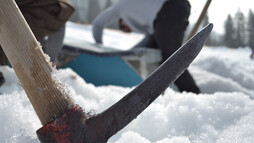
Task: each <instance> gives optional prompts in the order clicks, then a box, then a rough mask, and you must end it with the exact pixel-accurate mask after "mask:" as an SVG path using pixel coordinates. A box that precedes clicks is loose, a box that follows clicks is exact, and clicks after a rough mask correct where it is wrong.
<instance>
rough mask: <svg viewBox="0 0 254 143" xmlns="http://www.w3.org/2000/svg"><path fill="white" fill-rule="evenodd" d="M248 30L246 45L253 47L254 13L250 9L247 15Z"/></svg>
mask: <svg viewBox="0 0 254 143" xmlns="http://www.w3.org/2000/svg"><path fill="white" fill-rule="evenodd" d="M248 31H249V33H248V34H249V35H248V46H249V47H250V48H252V49H254V14H253V13H252V11H251V10H250V11H249V15H248Z"/></svg>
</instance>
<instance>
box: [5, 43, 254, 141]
mask: <svg viewBox="0 0 254 143" xmlns="http://www.w3.org/2000/svg"><path fill="white" fill-rule="evenodd" d="M250 52H251V51H250V50H249V48H247V47H246V48H240V49H229V48H226V47H218V48H214V47H204V48H203V50H202V51H201V53H200V54H199V56H198V57H197V59H196V60H195V61H194V62H193V64H192V65H191V66H190V72H191V73H192V74H193V76H194V78H195V80H196V82H197V84H198V86H199V87H200V88H201V91H202V93H201V94H199V95H197V94H194V93H187V92H184V93H179V92H178V91H176V90H174V88H173V87H169V88H168V89H167V90H166V91H165V93H164V95H161V96H160V97H159V98H158V99H156V100H155V102H154V103H152V104H151V106H149V107H148V108H147V109H146V110H145V111H144V112H143V113H142V114H141V115H140V116H138V117H137V119H135V120H134V121H132V122H131V123H130V124H129V125H128V126H127V127H125V128H124V129H123V130H121V131H120V132H118V133H117V134H116V135H114V136H113V137H112V138H111V139H110V140H109V143H214V142H216V143H236V142H244V143H252V142H254V101H253V98H254V61H252V60H250V59H249V55H250ZM0 71H2V72H3V74H4V76H5V78H6V83H5V84H4V85H3V86H2V87H0V93H1V94H0V142H1V143H38V142H39V141H38V140H37V136H36V130H37V129H39V128H40V127H41V124H40V121H39V120H38V118H37V116H36V114H35V112H34V110H33V107H32V105H31V104H30V102H29V100H28V98H27V96H26V94H25V92H24V90H23V88H22V87H21V85H20V84H19V80H18V79H17V77H16V74H15V72H14V71H13V69H12V68H10V67H7V66H0ZM55 76H57V78H59V79H60V80H61V81H62V82H63V83H65V84H66V86H67V87H68V88H69V92H70V94H71V95H72V98H73V99H74V101H75V103H77V104H79V105H80V106H81V107H82V108H83V109H84V110H85V111H86V112H92V113H99V112H102V111H104V110H105V109H107V108H108V107H109V106H111V105H112V104H114V103H115V102H117V101H118V100H119V99H121V98H122V97H123V96H124V95H126V94H127V93H128V92H129V91H131V90H132V89H133V87H132V88H126V87H120V86H113V85H110V86H94V85H93V84H91V83H87V82H86V81H85V80H84V79H82V78H81V77H80V76H78V75H77V74H76V73H75V72H74V71H73V70H71V69H69V68H67V69H61V70H59V71H58V73H55Z"/></svg>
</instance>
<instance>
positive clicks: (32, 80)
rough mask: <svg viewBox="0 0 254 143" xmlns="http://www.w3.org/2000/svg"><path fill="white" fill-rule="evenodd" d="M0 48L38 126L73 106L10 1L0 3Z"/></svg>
mask: <svg viewBox="0 0 254 143" xmlns="http://www.w3.org/2000/svg"><path fill="white" fill-rule="evenodd" d="M0 45H1V46H2V48H3V50H4V52H5V54H6V55H7V57H8V59H9V61H10V63H11V65H12V66H13V68H14V70H15V72H16V74H17V76H18V78H19V80H20V82H21V85H22V86H23V88H24V90H25V92H26V94H27V96H28V98H29V100H30V102H31V103H32V105H33V107H34V109H35V111H36V113H37V115H38V117H39V119H40V121H41V123H42V125H46V124H47V123H48V122H50V121H52V120H54V119H55V118H57V117H58V116H60V115H61V114H62V113H63V112H64V111H66V110H68V109H70V108H72V107H73V102H72V100H71V98H70V96H69V95H68V93H65V91H66V90H64V88H63V87H61V85H59V83H58V81H56V80H55V79H54V78H52V72H53V68H52V66H51V64H50V62H49V60H48V59H47V58H46V56H45V55H44V53H43V51H42V49H41V46H40V45H39V43H38V42H37V40H36V38H35V36H34V35H33V33H32V31H31V30H30V28H29V26H28V24H27V23H26V21H25V19H24V17H23V15H22V13H21V12H20V10H19V8H18V6H17V5H16V3H15V1H14V0H0Z"/></svg>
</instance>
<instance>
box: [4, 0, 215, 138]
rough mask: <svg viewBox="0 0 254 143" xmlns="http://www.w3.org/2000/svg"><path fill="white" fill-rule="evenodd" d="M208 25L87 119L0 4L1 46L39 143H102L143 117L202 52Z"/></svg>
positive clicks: (22, 26) (24, 27)
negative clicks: (36, 122)
mask: <svg viewBox="0 0 254 143" xmlns="http://www.w3.org/2000/svg"><path fill="white" fill-rule="evenodd" d="M212 27H213V25H212V24H209V25H208V26H207V27H206V28H204V29H203V30H202V31H201V32H199V33H198V34H196V35H195V36H194V37H193V38H192V39H190V40H189V41H188V42H187V43H186V44H184V45H183V46H182V47H181V48H179V50H177V51H176V52H175V53H174V54H173V55H172V56H171V57H170V58H169V59H167V60H166V61H165V62H164V63H163V64H162V65H161V66H160V67H159V68H158V69H157V70H155V71H154V72H153V73H152V74H151V75H150V76H149V77H148V78H147V79H146V80H145V81H144V82H142V83H141V84H140V85H138V86H137V87H136V88H135V89H133V90H132V91H131V92H130V93H128V94H127V95H126V96H125V97H123V98H122V99H121V100H120V101H118V102H117V103H115V104H114V105H113V106H111V107H110V108H108V109H107V110H105V111H104V112H102V113H100V114H97V115H93V116H89V115H87V114H86V113H85V112H83V110H82V108H81V107H79V106H78V105H75V104H74V102H73V101H72V100H71V97H70V95H69V94H68V92H67V93H66V92H65V90H64V88H63V87H61V85H59V83H58V82H57V81H56V80H55V79H54V78H52V76H51V74H52V72H53V68H52V66H51V64H50V63H49V61H48V60H47V59H46V58H45V56H44V54H43V52H42V50H41V47H40V45H39V44H38V42H37V41H36V39H35V37H34V35H33V34H32V32H31V30H30V28H29V26H28V24H27V23H26V22H25V20H24V18H23V16H22V14H21V12H20V11H19V9H18V7H17V5H16V4H15V1H14V0H0V44H1V45H2V47H3V50H4V52H5V53H6V55H7V57H8V59H9V61H10V63H11V64H12V66H13V68H14V70H15V72H16V74H17V76H18V78H19V80H20V82H21V84H22V86H23V88H24V90H25V92H26V94H27V96H28V98H29V100H30V102H31V104H32V105H33V107H34V109H35V111H36V113H37V115H38V117H39V119H40V121H41V123H42V125H43V127H42V128H40V129H39V130H38V131H37V135H38V138H39V140H40V141H41V142H42V143H106V142H107V141H108V139H109V138H110V137H111V136H113V135H114V134H116V133H117V132H118V131H119V130H121V129H122V128H124V127H125V126H126V125H127V124H129V123H130V122H131V121H132V120H133V119H135V118H136V117H137V116H138V115H139V114H140V113H141V112H142V111H144V110H145V109H146V108H147V107H148V106H149V105H150V104H151V103H152V102H153V101H154V100H155V99H156V98H157V97H158V96H159V95H160V94H161V93H162V92H163V91H164V90H165V89H166V88H167V87H168V86H169V85H170V84H171V83H172V82H174V80H175V79H177V77H179V76H180V75H181V74H182V73H183V72H184V71H185V70H186V68H187V67H188V66H189V65H190V64H191V63H192V61H193V60H194V59H195V57H196V56H197V55H198V53H199V52H200V50H201V49H202V47H203V45H204V43H205V41H206V39H207V37H208V36H209V34H210V32H211V30H212Z"/></svg>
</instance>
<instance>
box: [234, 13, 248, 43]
mask: <svg viewBox="0 0 254 143" xmlns="http://www.w3.org/2000/svg"><path fill="white" fill-rule="evenodd" d="M245 24H246V22H245V17H244V14H243V13H242V12H241V11H240V10H238V11H237V13H236V15H235V26H236V33H235V34H236V35H235V36H236V37H235V42H236V43H235V46H236V47H244V46H245V45H246V39H247V38H246V25H245Z"/></svg>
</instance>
